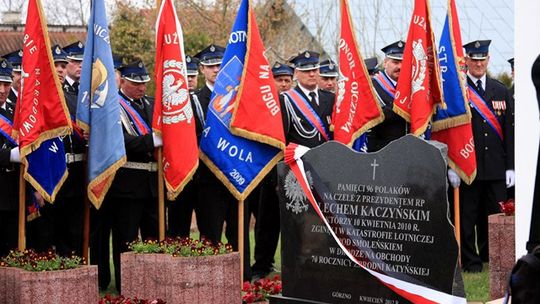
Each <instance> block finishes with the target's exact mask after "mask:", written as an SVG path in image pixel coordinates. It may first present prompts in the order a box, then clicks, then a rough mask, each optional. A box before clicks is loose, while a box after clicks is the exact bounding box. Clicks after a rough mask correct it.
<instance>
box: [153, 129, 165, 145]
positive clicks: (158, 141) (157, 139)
mask: <svg viewBox="0 0 540 304" xmlns="http://www.w3.org/2000/svg"><path fill="white" fill-rule="evenodd" d="M152 139H153V140H154V148H159V147H163V140H162V139H161V136H159V135H157V134H156V133H154V132H152Z"/></svg>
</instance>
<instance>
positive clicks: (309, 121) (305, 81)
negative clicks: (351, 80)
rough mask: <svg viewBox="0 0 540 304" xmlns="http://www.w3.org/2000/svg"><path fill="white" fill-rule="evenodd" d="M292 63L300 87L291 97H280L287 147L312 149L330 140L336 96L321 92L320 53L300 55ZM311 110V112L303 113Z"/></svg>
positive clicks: (288, 95) (310, 52)
mask: <svg viewBox="0 0 540 304" xmlns="http://www.w3.org/2000/svg"><path fill="white" fill-rule="evenodd" d="M290 63H291V64H293V66H294V77H295V78H296V80H297V82H298V85H297V86H296V87H295V88H294V89H293V90H292V91H291V92H290V93H291V94H288V93H284V94H282V95H280V103H281V112H282V115H283V129H284V131H285V138H286V140H287V143H291V142H293V143H297V144H300V145H304V146H306V147H310V148H313V147H316V146H318V145H320V144H322V143H324V142H326V141H327V140H329V139H331V134H330V131H329V130H330V129H329V128H330V124H331V122H332V111H333V108H334V100H335V95H334V93H332V92H329V91H326V90H322V89H320V88H319V54H318V53H316V52H313V51H304V52H301V53H300V54H298V55H296V56H295V57H293V58H292V59H291V60H290ZM301 104H302V105H305V107H303V106H300V105H301ZM308 107H309V108H310V111H304V110H302V109H305V108H308ZM313 114H314V115H313Z"/></svg>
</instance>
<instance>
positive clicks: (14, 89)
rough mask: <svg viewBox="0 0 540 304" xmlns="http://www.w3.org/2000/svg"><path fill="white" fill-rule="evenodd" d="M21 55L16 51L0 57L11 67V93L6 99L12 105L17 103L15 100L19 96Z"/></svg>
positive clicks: (20, 51) (19, 51)
mask: <svg viewBox="0 0 540 304" xmlns="http://www.w3.org/2000/svg"><path fill="white" fill-rule="evenodd" d="M22 55H23V51H22V50H16V51H13V52H11V53H8V54H5V55H3V56H0V57H2V58H5V59H7V61H8V62H9V63H10V64H11V67H12V68H13V74H12V79H13V82H12V83H11V91H10V92H9V96H8V99H7V101H8V102H10V103H12V104H15V103H16V102H17V98H18V96H19V90H20V88H21V72H22V67H21V66H22Z"/></svg>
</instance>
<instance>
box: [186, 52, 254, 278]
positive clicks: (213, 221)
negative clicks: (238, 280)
mask: <svg viewBox="0 0 540 304" xmlns="http://www.w3.org/2000/svg"><path fill="white" fill-rule="evenodd" d="M224 53H225V48H223V47H220V46H217V45H214V44H211V45H209V46H207V47H206V48H204V49H203V50H201V51H200V52H199V53H197V54H196V55H195V57H196V58H197V59H199V62H200V71H201V73H202V74H203V75H204V79H205V84H204V86H203V87H202V88H201V89H199V90H198V91H197V92H196V93H195V95H196V96H197V99H198V100H199V102H200V104H201V107H202V110H203V113H205V114H206V113H207V112H208V106H209V104H210V100H211V95H212V91H213V90H214V85H215V82H216V79H217V75H218V73H219V70H220V66H221V62H222V60H223V55H224ZM203 132H204V131H203ZM197 175H198V176H197V179H198V190H197V192H198V201H197V205H196V206H195V213H196V214H197V225H198V228H199V232H200V234H201V237H204V238H206V239H208V240H210V241H212V242H213V243H217V242H219V241H221V234H222V232H223V223H224V222H225V223H226V226H225V236H226V238H227V241H228V243H229V244H231V245H232V247H233V249H234V250H238V201H237V200H236V199H235V198H234V196H233V195H232V194H231V193H230V192H229V190H228V189H227V188H226V187H225V185H223V183H222V182H221V181H220V180H218V179H217V177H216V176H215V175H214V173H212V172H211V171H210V169H209V168H208V167H207V166H206V165H205V164H204V163H203V162H202V161H200V162H199V169H198V170H197ZM245 206H248V204H245ZM244 210H245V211H244V215H245V218H244V224H245V225H244V231H245V232H246V233H244V257H245V259H244V265H243V267H244V279H246V280H249V279H250V278H251V271H250V263H249V233H248V231H249V230H248V229H247V223H248V220H249V218H248V216H249V208H247V207H245V209H244Z"/></svg>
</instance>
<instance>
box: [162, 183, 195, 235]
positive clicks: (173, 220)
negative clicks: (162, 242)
mask: <svg viewBox="0 0 540 304" xmlns="http://www.w3.org/2000/svg"><path fill="white" fill-rule="evenodd" d="M197 195H198V193H197V184H196V181H194V180H192V181H190V182H189V183H188V184H187V185H186V187H185V188H184V190H183V191H182V192H181V193H180V194H179V195H178V197H177V198H176V200H174V201H168V202H167V209H168V212H167V220H168V221H167V222H168V225H167V236H170V237H182V238H183V237H189V233H190V229H191V219H192V217H193V211H194V209H195V206H196V205H197Z"/></svg>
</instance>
